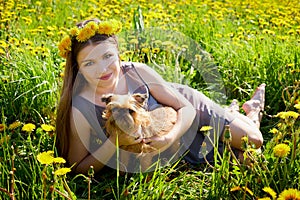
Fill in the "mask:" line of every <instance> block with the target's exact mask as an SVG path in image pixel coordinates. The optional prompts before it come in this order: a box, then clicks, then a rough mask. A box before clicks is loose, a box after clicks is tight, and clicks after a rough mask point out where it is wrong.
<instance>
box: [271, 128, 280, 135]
mask: <svg viewBox="0 0 300 200" xmlns="http://www.w3.org/2000/svg"><path fill="white" fill-rule="evenodd" d="M269 132H270V133H273V134H277V133H278V132H279V130H278V129H277V128H272V129H271V130H270V131H269Z"/></svg>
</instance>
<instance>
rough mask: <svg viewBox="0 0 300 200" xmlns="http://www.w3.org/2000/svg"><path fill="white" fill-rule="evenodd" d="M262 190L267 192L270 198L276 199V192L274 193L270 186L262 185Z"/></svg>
mask: <svg viewBox="0 0 300 200" xmlns="http://www.w3.org/2000/svg"><path fill="white" fill-rule="evenodd" d="M263 191H264V192H266V193H268V194H269V195H270V196H271V197H272V199H276V197H277V194H276V192H275V191H274V190H273V189H272V188H270V187H264V188H263Z"/></svg>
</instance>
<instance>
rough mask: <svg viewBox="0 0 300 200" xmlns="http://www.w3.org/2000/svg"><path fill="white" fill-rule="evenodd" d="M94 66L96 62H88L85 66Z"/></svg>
mask: <svg viewBox="0 0 300 200" xmlns="http://www.w3.org/2000/svg"><path fill="white" fill-rule="evenodd" d="M93 64H94V62H92V61H89V62H86V63H85V64H84V66H86V67H88V66H91V65H93Z"/></svg>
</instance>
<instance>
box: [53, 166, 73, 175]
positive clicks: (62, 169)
mask: <svg viewBox="0 0 300 200" xmlns="http://www.w3.org/2000/svg"><path fill="white" fill-rule="evenodd" d="M70 171H71V168H67V167H63V168H60V169H58V170H56V171H55V172H54V174H55V175H56V176H62V175H65V174H66V173H68V172H70Z"/></svg>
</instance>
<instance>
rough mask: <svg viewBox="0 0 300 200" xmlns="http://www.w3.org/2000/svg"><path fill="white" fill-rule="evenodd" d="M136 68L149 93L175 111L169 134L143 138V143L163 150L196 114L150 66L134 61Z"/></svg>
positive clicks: (182, 97)
mask: <svg viewBox="0 0 300 200" xmlns="http://www.w3.org/2000/svg"><path fill="white" fill-rule="evenodd" d="M135 66H136V69H137V71H138V72H139V74H140V75H141V76H142V77H143V79H144V81H145V82H146V83H147V85H148V87H149V89H150V93H151V95H152V96H153V97H154V98H155V99H156V100H157V101H158V102H159V103H161V104H163V105H166V106H171V107H173V108H174V109H175V110H176V111H177V121H176V124H175V125H174V127H173V129H172V130H171V131H170V132H169V134H167V135H165V136H164V137H157V136H154V137H152V138H148V139H145V140H144V142H145V143H151V146H153V147H155V148H157V149H160V150H162V151H163V150H165V149H167V148H168V147H169V146H171V144H172V143H173V142H174V141H176V140H177V139H179V138H180V137H181V136H182V135H183V134H184V133H185V132H186V131H187V130H188V129H189V127H190V126H191V125H192V123H193V120H194V118H195V115H196V110H195V108H194V107H193V105H192V104H191V103H190V102H189V101H188V100H187V99H186V98H185V97H184V96H183V95H181V94H180V93H179V92H178V91H177V90H175V89H173V88H171V87H170V86H169V84H168V83H167V82H166V81H165V80H164V79H163V78H162V77H161V76H160V75H159V74H158V73H157V72H155V71H154V70H153V69H152V68H150V67H148V66H147V65H144V64H140V63H135Z"/></svg>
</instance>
